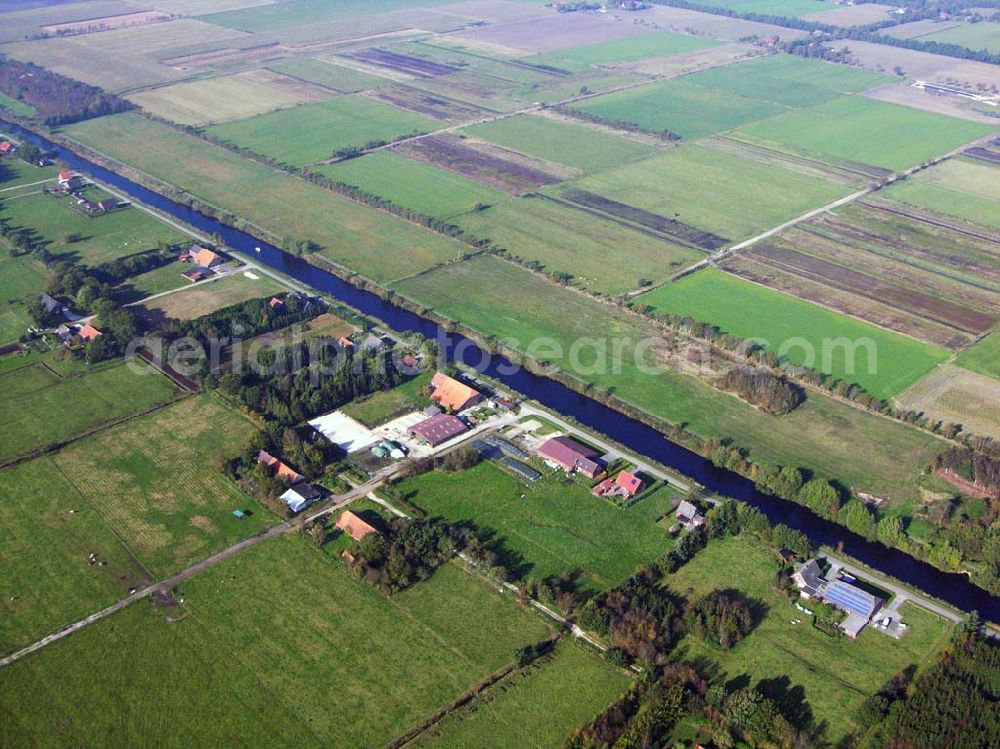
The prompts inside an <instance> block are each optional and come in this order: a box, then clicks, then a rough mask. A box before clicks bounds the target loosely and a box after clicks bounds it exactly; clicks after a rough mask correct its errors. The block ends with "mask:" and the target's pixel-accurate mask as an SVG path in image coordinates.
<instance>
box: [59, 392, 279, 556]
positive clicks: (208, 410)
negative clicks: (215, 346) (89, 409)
mask: <svg viewBox="0 0 1000 749" xmlns="http://www.w3.org/2000/svg"><path fill="white" fill-rule="evenodd" d="M254 431H255V427H254V424H253V423H252V422H251V421H250V420H249V419H247V418H246V417H244V416H242V415H240V414H237V413H235V412H233V411H231V410H229V408H228V407H226V406H223V405H221V402H220V401H218V400H216V399H214V398H213V397H211V396H199V397H192V398H186V399H184V400H182V401H179V402H178V403H176V404H174V405H172V406H170V407H168V408H165V409H162V410H160V411H157V412H155V413H152V414H149V415H147V416H142V417H139V418H136V419H133V420H131V421H129V422H127V423H125V424H121V425H119V426H116V427H113V428H112V429H108V430H106V431H104V432H101V433H99V434H95V435H93V436H91V437H87V438H86V439H83V440H80V441H78V442H75V443H73V444H72V445H70V446H69V447H67V448H65V449H63V450H61V451H60V452H58V453H56V454H55V455H54V456H53V462H54V464H55V466H56V468H57V469H58V470H59V471H60V473H61V474H62V475H63V476H64V477H65V479H66V480H67V481H68V482H69V483H70V484H72V485H73V486H74V487H75V488H76V491H77V493H78V495H79V496H80V497H81V498H82V499H83V500H84V501H86V502H88V503H89V504H90V505H91V506H92V507H94V508H95V509H96V510H97V511H98V512H99V513H100V515H101V517H102V518H103V519H104V521H105V522H106V523H107V524H108V526H109V527H110V528H111V529H112V530H113V531H114V533H115V534H116V535H117V536H118V537H119V538H121V539H122V540H123V542H124V543H125V544H127V545H128V547H129V548H130V549H131V550H132V552H133V553H134V554H135V556H136V557H137V558H138V559H139V560H140V561H141V562H142V563H143V565H144V566H145V567H146V568H147V569H148V570H150V571H151V572H152V573H153V574H155V575H157V576H165V575H167V574H169V573H171V572H175V571H177V570H179V569H182V568H183V567H185V566H186V565H188V564H190V563H192V562H194V561H196V560H198V559H203V558H205V557H207V556H209V555H210V554H212V553H214V552H216V551H219V550H220V549H223V548H225V547H227V546H229V545H231V544H233V543H235V542H236V541H238V540H240V539H241V538H245V537H246V536H249V535H252V534H253V533H255V532H256V531H258V530H260V529H261V528H263V527H264V526H266V525H268V524H269V522H271V520H272V518H270V517H269V516H268V515H266V514H265V512H264V511H263V510H261V509H260V508H259V507H258V506H257V505H256V503H255V502H253V500H251V499H250V498H249V497H247V496H246V495H245V494H244V493H243V492H242V491H241V490H240V489H239V488H238V487H237V486H236V485H235V484H234V483H232V481H231V480H230V479H229V478H228V477H227V476H226V475H225V473H224V472H223V468H222V458H224V457H229V456H230V455H233V454H236V453H238V452H239V451H240V450H242V449H243V448H244V447H245V446H246V444H247V443H248V441H249V440H250V438H251V436H252V435H253V433H254ZM237 509H244V510H245V509H251V510H252V511H253V512H252V514H251V515H250V516H249V517H247V518H245V519H243V520H242V521H241V520H237V519H236V518H234V517H233V516H232V512H233V510H237Z"/></svg>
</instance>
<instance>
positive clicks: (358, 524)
mask: <svg viewBox="0 0 1000 749" xmlns="http://www.w3.org/2000/svg"><path fill="white" fill-rule="evenodd" d="M337 528H339V529H340V530H342V531H343V532H344V533H346V534H347V535H348V536H350V537H351V538H353V539H354V540H355V541H360V540H361V539H362V538H364V537H365V536H367V535H368V534H369V533H378V530H377V529H376V528H375V527H374V526H372V525H370V524H369V523H366V522H365V521H364V520H363V519H362V518H361V517H360V516H359V515H355V514H354V513H353V512H351V511H350V510H344V511H343V512H342V513H340V517H339V518H337Z"/></svg>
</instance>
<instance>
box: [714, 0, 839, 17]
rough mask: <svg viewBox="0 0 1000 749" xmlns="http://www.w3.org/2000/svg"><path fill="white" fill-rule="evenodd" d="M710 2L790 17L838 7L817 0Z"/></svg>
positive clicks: (746, 11)
mask: <svg viewBox="0 0 1000 749" xmlns="http://www.w3.org/2000/svg"><path fill="white" fill-rule="evenodd" d="M709 4H710V5H713V6H714V7H716V8H726V9H727V10H735V11H736V12H738V13H760V14H762V15H768V16H788V17H790V18H795V17H797V16H806V15H810V14H812V13H817V12H819V11H821V10H827V9H830V8H834V7H836V6H834V5H833V4H829V3H818V2H816V0H711V3H709Z"/></svg>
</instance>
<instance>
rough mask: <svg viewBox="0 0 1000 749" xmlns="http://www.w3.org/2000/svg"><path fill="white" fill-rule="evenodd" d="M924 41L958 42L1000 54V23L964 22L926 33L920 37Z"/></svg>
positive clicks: (960, 44) (971, 47)
mask: <svg viewBox="0 0 1000 749" xmlns="http://www.w3.org/2000/svg"><path fill="white" fill-rule="evenodd" d="M919 41H922V42H940V43H942V44H958V45H959V46H961V47H966V48H968V49H974V50H983V49H984V50H986V51H987V52H992V53H993V54H995V55H996V54H1000V23H990V22H986V21H984V22H981V23H963V24H960V25H958V26H954V27H953V28H950V29H944V30H942V31H935V32H934V33H932V34H924V35H923V36H921V37H920V38H919Z"/></svg>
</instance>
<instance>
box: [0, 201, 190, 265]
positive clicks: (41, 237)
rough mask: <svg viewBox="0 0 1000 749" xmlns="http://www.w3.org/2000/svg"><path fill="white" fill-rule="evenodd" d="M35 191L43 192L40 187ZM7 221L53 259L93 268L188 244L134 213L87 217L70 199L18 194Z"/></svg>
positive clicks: (4, 211)
mask: <svg viewBox="0 0 1000 749" xmlns="http://www.w3.org/2000/svg"><path fill="white" fill-rule="evenodd" d="M33 189H35V190H39V191H40V190H41V189H42V185H38V186H37V187H35V188H33ZM0 195H2V194H0ZM4 219H6V221H7V222H8V225H9V226H10V227H11V228H12V229H20V228H26V229H29V230H31V236H32V238H33V239H35V241H36V242H37V243H38V244H39V245H40V246H43V247H45V249H47V250H48V251H49V252H51V253H52V254H53V255H59V256H61V257H62V258H64V259H66V260H72V261H74V262H77V263H83V264H86V265H92V266H93V265H98V264H100V263H105V262H108V261H109V260H115V259H117V258H120V257H125V256H127V255H134V254H135V253H137V252H142V251H143V250H150V249H154V248H156V246H157V245H158V244H159V243H160V242H166V243H167V244H175V243H179V242H181V241H183V240H184V239H185V238H186V235H184V234H181V233H180V232H179V231H177V230H176V229H173V228H171V227H170V226H168V225H167V224H165V223H163V222H162V221H159V220H158V219H155V218H153V217H152V216H150V215H149V214H147V213H143V212H142V211H140V210H138V209H137V208H134V207H128V208H119V209H117V210H114V211H112V212H111V213H107V214H104V215H97V216H88V215H86V214H85V213H83V212H82V211H80V210H77V209H76V208H74V207H73V205H72V200H71V199H70V198H67V197H65V196H58V197H56V196H52V195H45V194H43V193H41V192H38V193H35V194H25V193H24V192H19V193H18V196H17V197H16V198H12V199H8V200H6V201H3V203H2V205H0V220H4Z"/></svg>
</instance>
